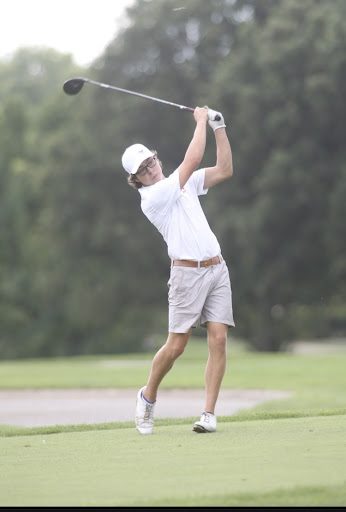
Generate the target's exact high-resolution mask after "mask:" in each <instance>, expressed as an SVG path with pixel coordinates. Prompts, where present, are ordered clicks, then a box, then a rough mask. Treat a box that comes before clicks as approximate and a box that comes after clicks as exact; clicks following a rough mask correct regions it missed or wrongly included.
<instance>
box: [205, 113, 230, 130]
mask: <svg viewBox="0 0 346 512" xmlns="http://www.w3.org/2000/svg"><path fill="white" fill-rule="evenodd" d="M216 116H218V117H219V118H220V119H219V121H215V117H216ZM208 119H209V121H208V123H209V126H210V127H211V128H212V129H213V130H214V132H215V130H218V129H219V128H226V125H225V120H224V118H223V115H222V114H221V112H216V110H212V109H211V108H208Z"/></svg>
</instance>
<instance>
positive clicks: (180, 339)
mask: <svg viewBox="0 0 346 512" xmlns="http://www.w3.org/2000/svg"><path fill="white" fill-rule="evenodd" d="M190 334H191V329H190V330H189V332H187V333H174V332H170V333H169V334H168V338H167V341H166V343H165V344H164V345H163V347H161V348H160V350H159V351H158V352H157V353H156V355H155V357H154V359H153V362H152V366H151V372H150V375H149V379H148V383H147V386H146V388H145V390H144V396H145V398H146V399H147V400H149V402H155V400H156V395H157V390H158V387H159V385H160V383H161V381H162V379H163V378H164V376H165V375H166V373H168V372H169V370H170V369H171V368H172V366H173V364H174V361H175V360H176V359H177V358H178V357H179V356H180V355H181V354H182V353H183V352H184V349H185V347H186V344H187V342H188V339H189V337H190Z"/></svg>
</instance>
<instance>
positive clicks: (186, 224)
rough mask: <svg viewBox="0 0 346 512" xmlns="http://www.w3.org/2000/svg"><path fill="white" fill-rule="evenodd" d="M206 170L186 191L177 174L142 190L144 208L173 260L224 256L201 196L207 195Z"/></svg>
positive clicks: (192, 178)
mask: <svg viewBox="0 0 346 512" xmlns="http://www.w3.org/2000/svg"><path fill="white" fill-rule="evenodd" d="M204 177H205V169H199V170H198V171H195V172H194V173H193V174H192V176H191V177H190V178H189V180H188V181H187V183H186V184H185V186H184V188H183V189H180V184H179V173H178V171H177V170H176V171H174V172H173V173H172V174H171V175H170V176H169V177H168V178H165V179H163V180H161V181H159V182H157V183H155V184H154V185H151V186H149V187H141V188H140V189H138V191H139V193H140V195H141V208H142V211H143V213H144V214H145V215H146V216H147V217H148V219H149V220H150V222H152V224H154V226H156V228H157V229H158V230H159V232H160V233H161V235H162V236H163V238H164V240H165V242H166V244H167V249H168V255H169V257H170V258H171V259H179V260H197V261H202V260H206V259H209V258H212V257H213V256H216V255H218V254H220V252H221V249H220V246H219V243H218V241H217V239H216V236H215V235H214V233H213V232H212V230H211V229H210V226H209V224H208V221H207V219H206V217H205V215H204V212H203V210H202V207H201V204H200V202H199V198H198V196H200V195H205V194H207V192H208V189H205V188H204Z"/></svg>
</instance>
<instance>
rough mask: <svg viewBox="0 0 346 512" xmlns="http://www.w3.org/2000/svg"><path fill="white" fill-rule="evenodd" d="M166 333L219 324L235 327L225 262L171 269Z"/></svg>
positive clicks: (182, 331)
mask: <svg viewBox="0 0 346 512" xmlns="http://www.w3.org/2000/svg"><path fill="white" fill-rule="evenodd" d="M167 284H168V305H169V319H168V320H169V321H168V323H169V329H168V330H169V332H175V333H186V332H188V331H189V330H190V328H191V327H197V322H198V320H200V325H201V326H202V327H206V322H218V323H221V324H226V325H228V326H230V327H234V326H235V324H234V320H233V308H232V290H231V282H230V278H229V272H228V268H227V265H226V263H225V261H224V260H223V261H222V262H221V263H219V264H218V265H213V266H211V267H204V268H198V267H197V268H194V267H179V266H172V267H171V275H170V279H169V281H168V283H167Z"/></svg>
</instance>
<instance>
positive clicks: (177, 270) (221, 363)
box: [122, 107, 234, 434]
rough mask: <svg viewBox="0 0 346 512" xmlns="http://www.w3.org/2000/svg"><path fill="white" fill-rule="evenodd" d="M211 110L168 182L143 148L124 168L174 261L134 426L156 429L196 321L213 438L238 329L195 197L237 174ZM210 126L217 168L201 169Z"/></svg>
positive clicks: (202, 113)
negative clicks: (157, 411) (230, 339)
mask: <svg viewBox="0 0 346 512" xmlns="http://www.w3.org/2000/svg"><path fill="white" fill-rule="evenodd" d="M215 114H216V112H215V111H212V110H211V109H208V107H203V108H199V107H196V108H195V110H194V114H193V115H194V118H195V121H196V126H195V129H194V133H193V136H192V139H191V142H190V144H189V146H188V148H187V151H186V154H185V157H184V160H183V161H182V163H181V164H180V165H179V167H178V168H177V169H176V170H175V171H174V172H173V173H172V174H171V175H170V176H168V177H165V176H164V175H163V172H162V165H161V162H160V161H159V160H158V157H157V154H156V151H150V150H149V149H148V148H147V147H145V146H143V145H142V144H133V145H132V146H130V147H128V148H127V149H126V151H125V152H124V154H123V156H122V165H123V167H124V169H125V170H126V171H127V172H128V173H129V177H128V183H129V185H131V186H132V187H134V188H136V189H137V190H138V191H139V193H140V196H141V209H142V211H143V213H144V214H145V215H146V216H147V217H148V219H149V220H150V222H152V224H154V226H155V227H156V228H157V229H158V230H159V232H160V233H161V235H162V236H163V238H164V240H165V242H166V243H167V249H168V255H169V257H170V259H171V270H170V279H169V281H168V289H169V291H168V303H169V329H168V338H167V341H166V343H165V344H164V345H163V346H162V347H161V348H160V350H159V351H158V352H157V353H156V355H155V357H154V359H153V361H152V367H151V371H150V375H149V379H148V381H147V384H146V386H144V387H142V388H141V389H140V390H139V391H138V394H137V404H136V428H137V430H138V431H139V432H140V433H141V434H152V433H153V430H154V408H155V403H156V397H157V393H158V388H159V385H160V383H161V381H162V379H163V378H164V376H165V375H166V374H167V373H168V372H169V371H170V369H171V368H172V366H173V364H174V362H175V360H176V359H177V358H178V357H179V356H180V355H181V354H182V353H183V352H184V349H185V347H186V344H187V342H188V339H189V337H190V334H191V331H192V328H193V327H197V322H198V321H200V325H201V326H203V327H206V329H207V338H208V348H209V357H208V361H207V365H206V371H205V404H204V410H203V409H202V410H203V413H202V415H201V418H200V420H199V421H196V423H195V424H194V426H193V430H194V431H195V432H199V433H204V432H215V431H216V426H217V420H216V416H215V405H216V402H217V398H218V394H219V390H220V386H221V382H222V379H223V376H224V373H225V369H226V346H227V331H228V328H229V327H234V320H233V310H232V291H231V283H230V278H229V272H228V268H227V265H226V263H225V261H224V259H223V257H222V255H221V249H220V245H219V243H218V241H217V239H216V236H215V235H214V233H213V232H212V231H211V229H210V227H209V224H208V221H207V219H206V217H205V215H204V212H203V210H202V207H201V205H200V202H199V198H198V196H200V195H204V194H206V193H207V192H208V189H210V188H211V187H213V186H214V185H217V184H218V183H221V182H223V181H225V180H227V179H228V178H230V177H231V176H232V174H233V166H232V152H231V147H230V143H229V140H228V137H227V134H226V129H225V128H226V125H225V122H224V119H223V116H222V114H220V113H218V114H219V118H220V119H219V120H218V121H214V120H211V119H212V118H215ZM207 122H208V123H209V125H210V127H211V128H212V129H213V131H214V134H215V141H216V163H215V165H214V166H213V167H207V168H203V169H199V170H196V169H198V167H199V165H200V162H201V160H202V158H203V155H204V152H205V147H206V137H207Z"/></svg>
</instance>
